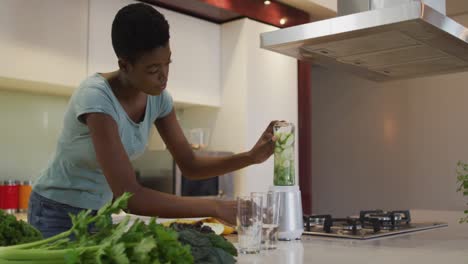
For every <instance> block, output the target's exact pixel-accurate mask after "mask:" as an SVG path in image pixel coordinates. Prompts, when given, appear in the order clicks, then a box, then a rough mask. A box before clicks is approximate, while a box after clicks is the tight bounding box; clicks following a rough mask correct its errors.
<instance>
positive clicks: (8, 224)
mask: <svg viewBox="0 0 468 264" xmlns="http://www.w3.org/2000/svg"><path fill="white" fill-rule="evenodd" d="M40 239H42V234H41V232H39V231H38V230H37V229H35V228H34V227H33V226H31V225H30V224H28V223H26V222H24V221H22V220H19V221H18V220H16V217H15V216H13V215H9V214H6V213H5V212H4V211H3V210H0V246H9V245H17V244H23V243H28V242H33V241H37V240H40Z"/></svg>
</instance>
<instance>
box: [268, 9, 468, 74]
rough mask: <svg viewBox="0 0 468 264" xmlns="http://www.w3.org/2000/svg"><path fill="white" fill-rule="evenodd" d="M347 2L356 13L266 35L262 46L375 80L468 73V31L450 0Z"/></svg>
mask: <svg viewBox="0 0 468 264" xmlns="http://www.w3.org/2000/svg"><path fill="white" fill-rule="evenodd" d="M341 2H342V3H345V4H342V5H341V6H342V7H341V9H346V10H344V11H343V10H341V13H342V14H343V13H344V14H346V13H352V14H349V15H343V16H339V17H336V18H332V19H326V20H322V21H318V22H312V23H308V24H303V25H299V26H295V27H290V28H285V29H280V30H276V31H272V32H266V33H262V34H261V37H260V38H261V47H262V48H264V49H268V50H271V51H275V52H279V53H282V54H285V55H288V56H292V57H294V58H297V59H299V60H304V61H310V62H312V63H313V64H319V65H322V66H325V67H328V68H333V69H338V70H343V71H348V72H351V73H354V74H356V75H359V76H362V77H364V78H366V79H370V80H374V81H387V80H395V79H408V78H413V77H420V76H432V75H438V74H444V73H450V72H461V71H468V29H467V28H465V27H464V26H462V25H460V24H458V23H457V22H455V21H454V20H452V19H451V18H449V17H447V16H445V1H444V0H435V2H436V3H437V4H431V3H430V2H431V1H429V0H428V1H419V0H418V1H416V0H341ZM338 3H340V0H339V2H338ZM396 3H398V5H396V6H395V4H396ZM440 3H443V5H442V6H443V10H442V9H441V7H440V6H436V5H438V4H440ZM338 7H339V10H338V12H339V13H340V5H339V6H338ZM353 8H354V10H355V11H356V12H358V13H353V12H349V10H350V9H351V10H352V9H353ZM363 9H368V10H369V11H364V12H360V11H362V10H363Z"/></svg>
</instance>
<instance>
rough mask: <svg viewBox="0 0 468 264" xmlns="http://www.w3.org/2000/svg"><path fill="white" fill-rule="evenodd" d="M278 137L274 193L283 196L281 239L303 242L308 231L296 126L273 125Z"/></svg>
mask: <svg viewBox="0 0 468 264" xmlns="http://www.w3.org/2000/svg"><path fill="white" fill-rule="evenodd" d="M273 134H274V136H275V137H276V142H275V152H274V179H273V186H271V187H270V191H273V192H278V193H279V196H280V206H279V210H280V212H279V214H280V216H279V225H278V240H287V241H289V240H296V239H300V238H301V235H302V233H303V231H304V225H303V218H302V202H301V191H300V190H299V186H297V185H296V180H295V178H296V177H295V166H294V160H295V158H294V154H295V152H294V144H295V135H294V124H292V123H288V122H277V123H276V124H275V125H274V126H273Z"/></svg>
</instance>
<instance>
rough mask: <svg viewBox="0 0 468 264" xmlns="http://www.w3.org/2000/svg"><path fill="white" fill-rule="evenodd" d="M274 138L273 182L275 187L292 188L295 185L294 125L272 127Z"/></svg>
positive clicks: (285, 123)
mask: <svg viewBox="0 0 468 264" xmlns="http://www.w3.org/2000/svg"><path fill="white" fill-rule="evenodd" d="M273 134H274V136H275V137H276V142H275V154H274V159H275V161H274V164H275V165H274V166H275V171H274V180H273V181H274V182H273V184H274V185H276V186H292V185H294V184H295V179H296V177H295V170H294V142H295V139H294V124H292V123H288V122H278V123H276V124H275V125H274V126H273Z"/></svg>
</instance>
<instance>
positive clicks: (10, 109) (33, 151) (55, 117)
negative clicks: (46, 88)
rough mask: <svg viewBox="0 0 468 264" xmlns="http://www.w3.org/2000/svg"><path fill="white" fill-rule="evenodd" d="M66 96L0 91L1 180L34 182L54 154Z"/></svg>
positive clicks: (66, 99)
mask: <svg viewBox="0 0 468 264" xmlns="http://www.w3.org/2000/svg"><path fill="white" fill-rule="evenodd" d="M67 101H68V98H67V97H60V96H48V95H34V94H30V93H19V92H9V91H0V120H2V123H1V125H0V127H1V130H2V132H1V134H0V135H1V136H0V146H1V147H0V180H5V179H19V180H26V179H33V178H35V177H37V176H38V175H39V173H40V171H41V170H42V169H43V168H44V167H45V166H46V165H47V162H48V160H49V158H50V157H51V155H52V153H53V152H54V151H55V146H56V140H57V138H58V135H59V132H60V129H61V126H62V119H63V115H64V113H65V108H66V104H67Z"/></svg>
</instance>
